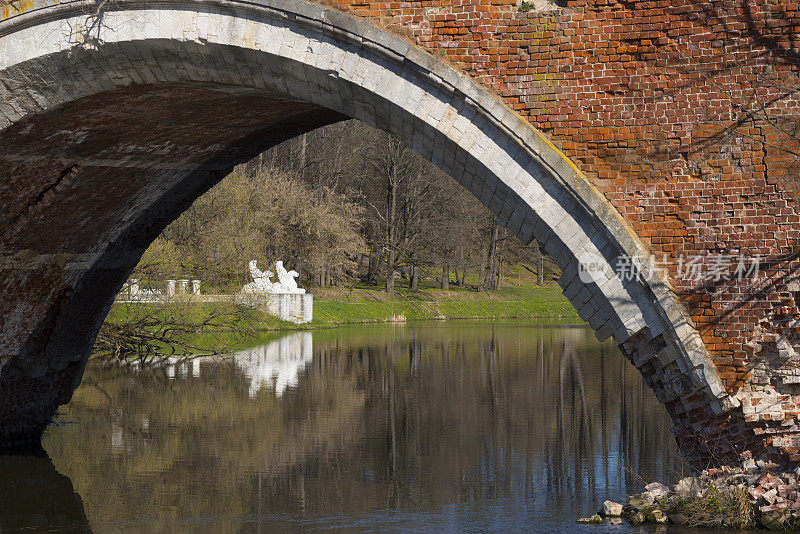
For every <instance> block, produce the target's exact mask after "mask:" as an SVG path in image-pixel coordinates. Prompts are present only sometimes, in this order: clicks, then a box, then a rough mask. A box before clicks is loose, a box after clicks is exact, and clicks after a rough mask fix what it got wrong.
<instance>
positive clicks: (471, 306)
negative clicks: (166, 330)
mask: <svg viewBox="0 0 800 534" xmlns="http://www.w3.org/2000/svg"><path fill="white" fill-rule="evenodd" d="M313 295H314V320H313V321H312V322H309V323H303V324H295V323H292V322H288V321H283V320H281V319H278V318H277V317H274V316H272V315H269V314H268V313H264V312H261V311H257V310H253V313H252V314H247V315H246V316H242V317H241V318H240V319H239V320H240V321H242V322H243V323H242V325H243V326H244V325H246V326H247V327H248V328H249V329H252V330H257V331H281V330H313V329H317V328H330V327H335V326H339V325H347V324H364V323H398V322H405V321H424V320H448V319H528V318H531V319H535V318H562V317H569V318H577V313H576V312H575V309H574V308H573V307H572V305H571V304H570V302H569V301H568V300H567V299H566V298H565V297H564V296H563V295H562V294H561V291H560V290H559V289H558V288H557V287H542V286H530V285H520V286H512V287H505V288H502V289H500V290H497V291H491V292H485V293H478V292H474V291H466V290H461V291H459V290H451V291H443V290H437V289H428V290H424V291H415V292H411V291H408V290H402V291H397V292H396V293H395V294H394V295H389V294H387V293H385V292H383V291H380V290H377V289H366V288H352V289H318V290H314V291H313ZM176 305H178V306H181V307H183V308H185V310H184V311H183V312H182V313H183V314H184V315H186V316H189V317H191V318H193V319H198V318H200V317H202V316H203V314H206V313H209V312H210V310H212V309H220V308H225V307H227V306H231V305H229V304H226V303H218V304H211V303H191V302H189V303H186V302H180V303H176ZM164 306H165V305H161V304H137V303H119V302H118V303H115V304H114V306H113V307H112V310H111V312H110V313H109V316H108V318H107V321H110V322H112V323H120V322H122V321H125V320H126V318H127V317H129V316H130V315H131V313H140V312H141V311H142V310H148V311H153V310H158V308H159V307H164ZM167 306H169V305H167ZM187 310H188V311H187Z"/></svg>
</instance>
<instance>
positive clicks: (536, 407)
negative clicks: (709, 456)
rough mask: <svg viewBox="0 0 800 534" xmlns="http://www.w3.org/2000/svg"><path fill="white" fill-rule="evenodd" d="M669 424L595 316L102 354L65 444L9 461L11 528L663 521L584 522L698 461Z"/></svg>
mask: <svg viewBox="0 0 800 534" xmlns="http://www.w3.org/2000/svg"><path fill="white" fill-rule="evenodd" d="M669 427H670V424H669V420H668V417H667V415H666V413H665V411H664V409H663V408H662V407H661V406H660V405H659V404H658V402H657V401H656V399H655V398H654V397H653V395H652V393H651V392H650V390H649V389H648V388H647V387H646V385H645V384H644V383H643V381H642V379H641V377H640V376H639V374H638V372H637V371H636V370H635V369H634V368H633V366H631V365H630V364H629V363H628V362H627V361H626V360H625V359H624V358H623V357H621V356H620V354H619V352H618V351H617V349H616V348H615V347H614V346H613V345H612V344H609V343H603V344H601V343H598V342H597V340H596V339H595V337H594V335H593V333H592V332H591V331H590V330H588V329H586V328H581V327H571V326H565V325H542V324H536V323H532V322H503V323H496V324H489V323H464V322H447V323H422V324H411V323H409V324H406V325H388V326H387V325H380V326H358V327H348V328H339V329H335V330H325V331H316V332H313V333H293V334H289V335H286V336H284V337H281V338H276V339H275V340H274V341H271V342H270V343H268V344H266V345H264V346H261V347H258V348H256V349H253V350H248V351H242V352H240V353H236V354H233V355H230V356H227V357H225V358H222V359H203V360H200V361H194V362H192V363H189V364H178V365H175V366H171V367H170V366H168V367H163V368H159V369H144V370H143V369H120V368H103V367H100V366H97V365H90V366H89V368H88V369H87V371H86V375H85V377H84V380H83V383H82V385H81V386H80V388H79V389H78V390H77V391H76V393H75V396H74V398H73V400H72V402H71V403H70V404H69V406H67V407H63V408H62V410H61V411H60V413H59V416H58V418H57V424H56V425H54V426H53V427H51V428H50V429H49V430H48V432H47V434H46V436H45V440H44V449H45V450H46V455H43V456H41V457H32V456H4V457H0V488H2V490H0V530H3V531H6V530H14V529H20V530H28V529H29V528H33V529H35V528H45V527H46V528H48V529H49V530H50V531H58V530H63V531H69V530H78V531H80V530H89V529H91V530H93V531H96V532H164V531H167V532H170V531H181V532H185V531H192V532H193V531H213V532H242V531H243V532H281V531H317V530H322V531H325V530H332V529H341V530H345V531H359V532H360V531H364V532H368V531H381V532H385V531H393V532H408V531H418V532H428V531H459V532H461V531H477V532H485V531H528V532H567V531H569V532H576V531H577V532H581V531H583V532H656V530H654V529H651V530H647V529H644V528H641V529H633V528H632V527H629V526H628V525H627V524H624V525H619V526H603V527H594V526H580V525H576V524H575V519H576V518H577V517H578V516H579V515H588V514H591V513H593V512H595V511H596V510H597V509H598V508H599V507H600V505H601V503H602V501H603V500H605V499H607V498H611V499H621V498H623V497H624V496H625V495H626V494H628V493H632V492H633V491H638V490H641V487H642V486H643V484H644V483H646V482H650V481H652V480H661V481H667V482H674V481H676V480H677V479H678V478H679V477H680V476H681V475H684V474H688V468H687V467H686V466H685V464H684V463H683V461H682V459H681V457H680V454H679V453H678V451H677V447H676V445H675V442H674V440H673V438H672V436H671V434H670V432H669ZM670 532H674V531H670Z"/></svg>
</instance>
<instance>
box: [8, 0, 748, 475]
mask: <svg viewBox="0 0 800 534" xmlns="http://www.w3.org/2000/svg"><path fill="white" fill-rule="evenodd" d="M97 5H98V4H96V3H94V2H84V1H76V2H65V3H56V4H54V5H42V6H41V7H31V8H29V9H28V10H27V11H25V12H22V13H19V14H12V16H9V17H7V18H6V19H5V20H2V21H0V199H2V200H0V202H2V206H3V209H2V210H0V211H2V213H0V254H1V256H0V258H2V259H1V260H0V261H2V263H1V264H0V270H1V271H2V277H1V278H0V295H2V299H0V326H1V327H2V333H0V365H2V367H1V368H0V401H2V402H1V403H0V428H2V430H1V431H0V434H2V435H0V440H2V443H4V444H6V445H11V444H15V443H24V442H26V441H30V440H36V439H38V437H39V435H40V434H41V432H42V430H43V428H44V427H45V426H46V424H47V423H48V421H49V420H50V418H51V416H52V414H53V411H54V410H55V408H56V407H57V406H58V405H59V404H62V403H65V402H67V401H68V400H69V398H70V395H71V393H72V390H73V389H74V388H75V387H76V386H77V383H78V382H79V381H80V377H81V375H82V372H83V367H84V365H85V362H86V360H87V358H88V354H89V351H90V350H91V346H92V343H93V340H94V338H95V336H96V333H97V330H98V329H99V326H100V324H101V323H102V320H103V318H104V317H105V314H106V313H107V311H108V309H109V307H110V305H111V303H112V302H113V297H114V295H115V293H116V292H117V291H118V290H119V288H120V287H121V285H122V284H123V283H124V281H125V279H126V278H127V276H128V275H129V274H130V272H131V270H132V269H133V267H134V266H135V264H136V262H137V261H138V259H139V257H140V256H141V254H142V252H143V251H144V249H145V248H146V247H147V245H148V244H149V243H150V242H151V241H152V240H153V239H154V238H155V237H156V235H158V233H159V232H160V231H161V230H162V229H163V228H164V227H165V226H166V225H167V224H168V223H169V222H170V221H171V220H173V219H174V218H175V217H177V216H178V215H179V214H180V213H181V212H182V211H183V210H184V209H185V208H186V207H188V205H189V204H190V203H191V202H192V201H193V200H194V199H195V198H197V197H198V196H199V195H200V194H202V193H203V192H205V191H206V190H207V189H208V188H209V187H210V186H211V185H213V184H214V183H216V182H217V181H218V180H219V179H221V177H223V176H224V175H225V174H227V173H228V172H229V171H230V170H231V169H232V167H233V166H234V165H236V164H238V163H241V162H243V161H246V160H248V159H250V158H251V157H252V156H254V155H256V154H258V153H259V152H261V151H263V150H265V149H266V148H269V147H270V146H273V145H274V144H277V143H279V142H282V141H284V140H286V139H288V138H291V137H294V136H296V135H299V134H301V133H303V132H306V131H309V130H311V129H314V128H317V127H319V126H322V125H325V124H328V123H332V122H336V121H339V120H343V119H345V118H356V119H359V120H361V121H363V122H365V123H367V124H369V125H371V126H374V127H377V128H380V129H383V130H386V131H388V132H390V133H392V134H393V135H395V136H397V137H398V138H399V139H400V140H402V141H403V142H405V143H406V144H407V145H408V146H410V147H411V148H413V150H415V151H416V152H418V153H419V154H421V155H422V156H424V157H425V158H427V159H429V160H430V161H432V162H433V163H434V164H436V165H437V166H439V167H440V168H441V169H442V170H443V171H445V172H447V173H448V174H450V175H451V176H452V177H453V178H454V179H456V180H457V181H459V182H460V183H461V184H462V185H463V186H464V187H466V188H467V189H469V190H470V191H472V193H473V194H474V195H475V196H476V197H478V198H479V199H480V200H481V201H482V202H483V203H484V204H485V205H486V206H487V207H488V208H489V209H490V210H491V211H492V212H493V213H494V214H495V215H496V216H497V217H498V219H499V221H500V222H501V223H502V224H504V225H505V226H507V227H508V228H509V229H510V230H511V231H512V232H513V233H515V234H516V235H517V236H518V237H519V238H520V239H521V240H522V241H523V242H530V241H532V240H534V239H536V240H538V241H539V243H541V244H542V246H543V248H544V250H545V251H547V252H548V254H550V255H551V256H552V257H553V258H554V260H555V261H556V263H558V265H559V266H560V267H561V269H562V270H563V276H562V277H561V280H560V282H559V283H560V285H561V287H562V288H563V290H564V293H565V295H566V296H567V297H568V298H569V299H570V301H571V302H572V303H573V305H574V306H575V308H576V309H577V310H578V313H579V314H580V316H581V317H582V318H583V319H585V320H587V321H588V322H589V324H590V325H591V326H592V328H594V329H595V331H596V333H597V336H598V338H600V339H606V338H608V337H612V336H613V338H614V340H615V341H616V343H617V344H618V345H619V346H620V348H621V349H622V351H623V352H624V353H625V354H626V355H627V356H628V357H629V359H630V360H631V361H632V363H633V364H634V365H636V366H637V368H639V369H640V371H641V372H642V373H643V375H644V376H645V378H646V380H647V381H648V383H649V384H650V386H651V387H652V388H653V389H654V391H655V393H656V395H657V397H658V398H659V400H661V402H663V403H664V404H665V405H666V406H667V408H668V410H669V412H670V414H671V415H672V417H673V421H674V422H675V429H676V434H677V436H678V440H679V443H680V444H681V446H682V448H683V451H684V453H685V454H686V456H687V458H689V460H690V461H692V462H693V463H695V464H696V465H701V464H703V463H708V462H712V461H727V460H729V459H731V458H733V457H734V456H735V454H736V453H737V452H739V451H741V450H742V448H749V449H757V448H758V443H759V440H758V439H757V437H756V436H754V435H753V433H752V431H751V430H750V429H749V428H748V426H747V424H746V423H745V421H744V418H743V416H742V414H741V410H740V408H739V406H738V401H737V400H736V399H734V398H732V397H730V396H729V395H728V394H727V392H726V391H725V388H724V386H723V383H722V381H721V380H720V377H719V375H718V373H717V371H716V368H715V366H714V363H713V362H712V360H711V359H710V357H709V355H708V353H707V352H706V350H705V347H704V345H703V343H702V341H701V340H700V337H699V335H698V334H697V332H696V330H695V329H694V327H693V326H692V323H691V320H690V319H689V318H688V315H687V313H686V311H685V310H684V309H683V307H682V306H681V304H680V302H679V301H678V299H677V298H676V296H675V295H674V293H673V292H672V291H671V289H670V287H669V285H668V282H666V281H665V279H663V278H662V277H661V275H660V274H659V273H658V272H656V271H655V270H653V269H652V268H651V267H650V265H649V262H648V259H649V257H650V256H649V254H648V252H647V250H646V249H645V247H644V246H643V245H642V243H641V242H640V241H639V240H638V238H637V237H636V235H635V234H634V232H633V231H632V230H631V229H630V228H629V227H628V226H627V225H626V223H625V221H624V220H623V219H622V217H621V216H620V215H619V214H618V213H617V212H616V210H615V209H614V208H613V207H612V206H611V204H610V203H609V202H607V201H606V199H605V198H604V197H603V196H602V194H600V193H599V192H598V191H597V190H596V189H595V188H594V187H593V186H592V185H591V184H590V183H589V182H588V180H587V179H586V178H585V177H584V176H583V175H582V174H581V172H580V170H579V169H578V168H577V167H576V166H575V165H574V164H573V163H571V162H570V161H569V160H568V159H567V158H566V157H565V156H564V155H563V154H562V153H561V152H560V151H559V150H557V149H556V148H555V147H554V146H553V145H552V144H551V143H550V142H549V141H548V140H547V138H546V137H545V136H544V135H543V134H542V133H540V132H538V131H537V130H535V129H533V128H532V127H531V126H530V125H529V124H528V123H527V122H526V121H524V120H523V119H522V118H521V117H519V116H518V115H516V114H515V113H514V112H512V111H511V110H509V109H508V108H507V107H505V105H504V104H503V103H502V102H501V101H500V100H499V99H498V98H496V97H494V96H493V95H491V94H490V93H489V92H488V91H486V90H485V89H483V88H482V87H481V86H479V85H478V84H476V83H475V82H474V81H472V80H471V79H470V78H469V77H467V76H464V75H462V74H460V73H459V72H457V71H456V70H455V69H453V68H451V67H450V66H448V65H446V64H445V63H443V62H442V61H439V60H437V59H436V58H435V57H433V56H431V55H429V54H428V53H426V52H424V51H423V50H421V49H419V48H417V47H416V46H414V45H412V44H410V43H408V42H406V41H405V40H403V39H401V38H399V37H396V36H394V35H392V34H390V33H388V32H386V31H384V30H381V29H379V28H377V27H375V26H372V25H370V24H368V23H366V22H363V21H360V20H357V19H355V18H352V17H349V16H347V15H345V14H342V13H339V12H337V11H334V10H331V9H328V8H325V7H322V6H319V5H315V4H311V3H308V2H304V1H302V0H281V1H278V0H258V1H255V2H239V1H227V0H177V1H173V2H169V3H162V2H158V1H156V0H134V1H128V0H121V1H118V2H114V3H109V4H107V5H104V6H103V9H102V10H101V11H96V10H97ZM586 258H590V259H591V261H592V262H594V263H596V264H598V265H599V268H598V270H597V271H596V272H595V275H594V278H587V276H586V274H585V271H584V272H581V266H582V265H585V264H586ZM619 258H634V260H635V262H636V266H637V272H636V275H635V276H633V277H630V279H622V280H621V279H620V278H619V277H617V276H616V275H615V268H616V266H617V265H618V259H619ZM582 262H583V264H582ZM723 435H724V436H725V438H724V439H719V438H720V436H723Z"/></svg>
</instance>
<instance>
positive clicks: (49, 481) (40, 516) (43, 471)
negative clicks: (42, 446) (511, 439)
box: [0, 450, 91, 532]
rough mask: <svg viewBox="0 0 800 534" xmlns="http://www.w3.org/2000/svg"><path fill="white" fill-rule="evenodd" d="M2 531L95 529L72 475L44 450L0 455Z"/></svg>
mask: <svg viewBox="0 0 800 534" xmlns="http://www.w3.org/2000/svg"><path fill="white" fill-rule="evenodd" d="M0 487H2V488H3V491H0V530H2V531H4V532H5V531H18V530H19V531H23V530H32V529H44V530H48V531H65V532H91V529H90V528H89V522H88V520H87V519H86V512H85V511H84V509H83V501H82V500H81V497H80V495H78V494H77V493H76V492H75V489H74V488H73V487H72V481H71V480H70V479H69V477H67V476H64V475H62V474H61V473H59V472H58V471H56V468H55V466H54V465H53V461H52V460H51V459H50V458H49V457H48V456H47V454H46V453H45V452H44V451H43V450H40V451H38V453H35V454H22V455H15V454H4V455H0Z"/></svg>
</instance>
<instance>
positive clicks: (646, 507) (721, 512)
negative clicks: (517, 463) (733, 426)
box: [578, 459, 800, 531]
mask: <svg viewBox="0 0 800 534" xmlns="http://www.w3.org/2000/svg"><path fill="white" fill-rule="evenodd" d="M798 481H800V467H798V468H795V469H794V470H790V469H780V468H779V466H778V465H777V464H774V463H772V462H769V461H767V460H753V459H747V460H745V461H744V462H743V463H742V465H741V466H740V467H722V468H718V469H707V470H705V471H703V472H702V473H700V475H699V476H696V477H686V478H683V479H681V480H680V481H679V482H678V483H677V484H676V485H675V486H674V487H672V488H670V487H669V486H665V485H664V484H661V483H659V482H653V483H650V484H648V485H647V486H645V491H643V492H641V493H639V494H636V495H630V496H629V497H628V499H627V501H626V502H625V503H615V502H612V501H606V502H605V503H603V509H602V510H600V511H599V512H598V513H597V514H595V515H593V516H591V517H586V518H581V519H579V520H578V522H579V523H590V524H591V523H595V524H601V523H604V522H619V521H620V518H623V519H626V520H627V521H629V522H630V523H632V524H644V523H653V524H665V523H677V524H680V525H687V526H693V527H708V528H737V529H741V528H757V527H760V528H767V529H772V530H787V529H792V530H794V529H797V530H799V531H800V487H799V486H798Z"/></svg>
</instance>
